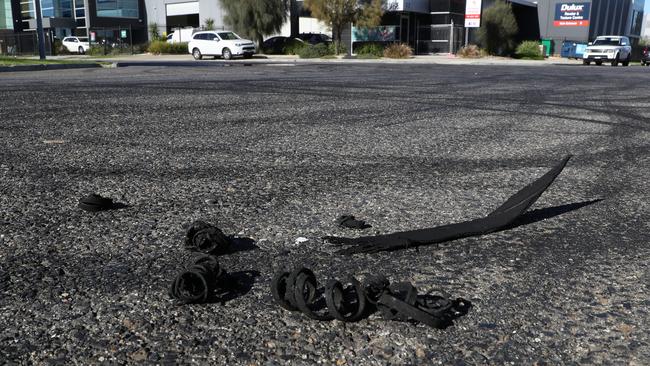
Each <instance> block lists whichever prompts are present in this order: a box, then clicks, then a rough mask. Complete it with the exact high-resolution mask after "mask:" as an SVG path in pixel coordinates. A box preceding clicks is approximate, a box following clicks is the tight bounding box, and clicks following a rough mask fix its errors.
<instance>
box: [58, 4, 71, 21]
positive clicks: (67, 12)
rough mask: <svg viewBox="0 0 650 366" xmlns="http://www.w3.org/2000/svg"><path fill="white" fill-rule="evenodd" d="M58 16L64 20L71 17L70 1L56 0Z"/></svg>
mask: <svg viewBox="0 0 650 366" xmlns="http://www.w3.org/2000/svg"><path fill="white" fill-rule="evenodd" d="M57 2H58V6H57V7H58V14H57V16H60V17H64V18H71V17H72V0H57Z"/></svg>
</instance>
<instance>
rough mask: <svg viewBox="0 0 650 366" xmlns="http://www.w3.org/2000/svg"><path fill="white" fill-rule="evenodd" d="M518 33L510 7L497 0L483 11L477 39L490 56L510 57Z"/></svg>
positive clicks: (501, 0)
mask: <svg viewBox="0 0 650 366" xmlns="http://www.w3.org/2000/svg"><path fill="white" fill-rule="evenodd" d="M517 32H519V26H517V20H516V19H515V15H514V13H513V12H512V5H511V4H509V3H506V2H505V1H503V0H497V1H496V2H495V3H494V4H493V5H492V6H490V7H488V8H487V9H485V10H484V11H483V16H482V19H481V27H480V28H479V29H478V39H479V40H480V42H481V45H482V46H483V47H485V49H486V50H487V51H488V53H489V54H491V55H501V56H503V55H510V54H511V52H512V50H513V48H514V46H515V36H516V35H517Z"/></svg>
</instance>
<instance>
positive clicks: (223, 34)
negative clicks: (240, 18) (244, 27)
mask: <svg viewBox="0 0 650 366" xmlns="http://www.w3.org/2000/svg"><path fill="white" fill-rule="evenodd" d="M219 37H220V38H221V39H223V40H232V39H240V38H239V36H238V35H236V34H235V33H233V32H219Z"/></svg>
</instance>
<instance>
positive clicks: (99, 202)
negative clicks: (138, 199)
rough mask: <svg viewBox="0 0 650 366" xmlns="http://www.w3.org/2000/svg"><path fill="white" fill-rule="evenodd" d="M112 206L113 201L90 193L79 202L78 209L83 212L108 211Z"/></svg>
mask: <svg viewBox="0 0 650 366" xmlns="http://www.w3.org/2000/svg"><path fill="white" fill-rule="evenodd" d="M113 206H114V204H113V200H112V199H110V198H104V197H102V196H100V195H98V194H95V193H92V194H89V195H87V196H86V197H84V198H82V199H80V200H79V208H80V209H82V210H84V211H89V212H97V211H104V210H110V209H112V208H113Z"/></svg>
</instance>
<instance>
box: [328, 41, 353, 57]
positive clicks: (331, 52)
mask: <svg viewBox="0 0 650 366" xmlns="http://www.w3.org/2000/svg"><path fill="white" fill-rule="evenodd" d="M327 50H328V52H329V53H328V54H329V55H336V45H335V44H334V42H331V43H328V44H327ZM346 53H348V48H347V47H346V46H345V45H344V44H343V43H341V44H340V45H339V55H340V54H346Z"/></svg>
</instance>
